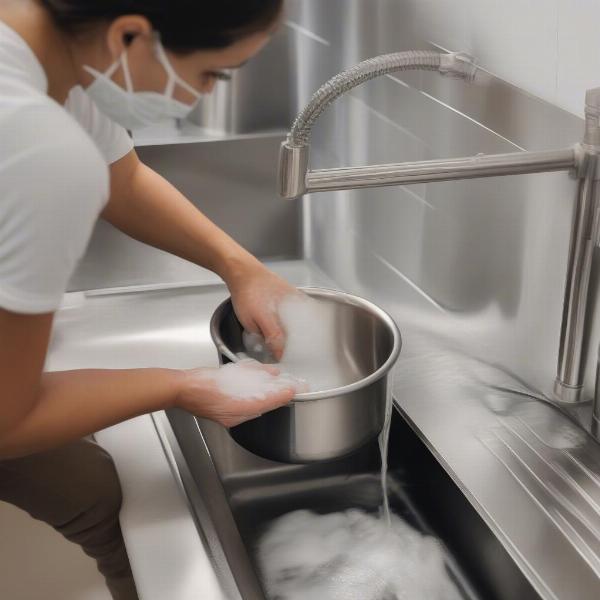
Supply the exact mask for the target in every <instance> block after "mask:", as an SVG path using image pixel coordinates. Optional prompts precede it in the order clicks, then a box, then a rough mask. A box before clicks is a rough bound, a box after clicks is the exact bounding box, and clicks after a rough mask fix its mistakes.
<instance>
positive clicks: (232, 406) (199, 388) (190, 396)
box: [177, 360, 306, 427]
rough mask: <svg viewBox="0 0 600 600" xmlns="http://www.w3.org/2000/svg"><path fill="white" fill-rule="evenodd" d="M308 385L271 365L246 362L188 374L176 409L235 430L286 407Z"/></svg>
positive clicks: (187, 372) (185, 373)
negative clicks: (283, 373) (247, 422)
mask: <svg viewBox="0 0 600 600" xmlns="http://www.w3.org/2000/svg"><path fill="white" fill-rule="evenodd" d="M305 389H306V385H305V384H304V382H302V381H301V380H299V379H296V378H293V377H291V376H289V375H281V374H280V373H279V370H278V369H277V368H276V367H274V366H272V365H262V364H261V363H259V362H257V361H255V360H243V361H240V362H238V363H236V364H228V365H225V366H223V367H221V368H217V369H211V368H200V369H193V370H191V371H185V372H184V376H183V385H182V388H181V391H180V393H179V395H178V398H177V406H178V407H179V408H183V409H185V410H187V411H189V412H191V413H193V414H195V415H197V416H199V417H203V418H206V419H210V420H212V421H216V422H217V423H221V424H222V425H224V426H225V427H235V426H236V425H239V424H240V423H244V422H245V421H249V420H251V419H255V418H256V417H260V416H261V415H262V414H264V413H266V412H269V411H271V410H274V409H276V408H279V407H281V406H285V405H286V404H288V403H289V402H290V401H291V400H292V398H293V397H294V396H295V394H296V393H298V392H301V391H305Z"/></svg>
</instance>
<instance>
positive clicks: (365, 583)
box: [258, 509, 460, 600]
mask: <svg viewBox="0 0 600 600" xmlns="http://www.w3.org/2000/svg"><path fill="white" fill-rule="evenodd" d="M258 557H259V563H260V566H261V569H262V575H263V582H264V585H265V591H266V592H267V595H268V597H269V598H270V600H459V599H460V595H459V593H458V591H457V589H456V587H455V585H454V584H453V582H452V581H451V579H450V577H449V575H448V573H447V572H446V569H445V565H444V555H443V551H442V548H441V546H440V544H439V542H438V541H437V540H436V539H435V538H432V537H430V536H424V535H422V534H421V533H419V532H418V531H416V530H415V529H413V528H412V527H410V526H409V525H408V524H407V523H405V522H404V521H403V520H402V519H400V518H399V517H397V516H396V515H391V516H390V525H389V527H388V525H387V523H386V522H385V521H384V520H382V519H381V518H378V517H376V516H374V515H370V514H367V513H365V512H364V511H361V510H356V509H351V510H347V511H345V512H338V513H333V514H328V515H319V514H316V513H314V512H310V511H305V510H300V511H296V512H292V513H289V514H287V515H285V516H283V517H281V518H279V519H277V520H276V521H274V522H273V523H272V525H271V528H270V529H269V530H268V531H267V533H266V534H265V535H264V536H263V538H262V539H261V542H260V546H259V555H258Z"/></svg>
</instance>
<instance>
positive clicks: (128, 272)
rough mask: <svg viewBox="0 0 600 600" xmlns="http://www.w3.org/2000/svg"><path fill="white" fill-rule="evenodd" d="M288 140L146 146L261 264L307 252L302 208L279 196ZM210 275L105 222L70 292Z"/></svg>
mask: <svg viewBox="0 0 600 600" xmlns="http://www.w3.org/2000/svg"><path fill="white" fill-rule="evenodd" d="M281 139H282V135H281V134H272V135H263V136H255V137H248V138H240V139H229V140H222V141H211V142H200V143H189V144H185V143H184V144H173V145H160V146H144V147H143V148H139V149H138V152H139V155H140V158H141V159H142V160H143V161H144V162H145V163H146V164H148V165H149V166H150V167H152V168H153V169H155V170H156V171H157V172H159V173H160V174H161V175H163V176H164V177H166V178H167V179H168V180H169V181H171V182H172V183H173V184H174V185H175V186H176V187H177V188H178V189H179V190H181V191H182V192H183V193H184V194H185V195H186V196H187V197H188V198H189V199H190V200H191V201H192V202H194V204H195V205H196V206H197V207H198V208H199V209H200V210H202V212H204V214H206V215H207V216H208V217H209V218H210V219H212V220H213V221H214V222H215V223H217V224H218V225H219V226H220V227H222V228H223V229H224V230H225V231H227V233H229V234H230V235H231V236H232V237H233V238H234V239H236V240H237V241H238V242H240V243H241V244H242V245H243V246H244V247H245V248H247V249H248V250H249V251H250V252H253V253H254V254H256V255H257V256H259V257H261V258H296V257H298V256H299V254H300V252H301V218H300V217H301V210H300V203H299V202H291V203H290V202H282V201H281V200H279V199H278V198H277V197H276V194H275V171H276V169H275V166H274V165H276V163H277V156H278V152H279V144H280V142H281ZM202 276H203V273H202V269H200V268H199V267H197V266H195V265H193V264H191V263H189V262H187V261H184V260H181V259H179V258H177V257H175V256H172V255H170V254H167V253H166V252H162V251H160V250H156V249H154V248H150V247H149V246H146V245H144V244H142V243H140V242H137V241H135V240H133V239H131V238H129V237H127V236H126V235H124V234H123V233H121V232H120V231H118V230H116V229H115V228H114V227H112V226H111V225H109V224H108V223H105V222H99V223H98V225H97V227H96V229H95V231H94V233H93V236H92V239H91V242H90V245H89V247H88V250H87V253H86V255H85V256H84V258H83V260H82V261H81V263H80V265H79V268H78V269H77V271H76V272H75V274H74V276H73V278H72V280H71V283H70V286H69V289H70V291H73V290H89V289H99V288H109V287H120V286H126V285H138V284H150V283H171V282H180V281H181V282H183V281H197V280H199V279H201V278H202Z"/></svg>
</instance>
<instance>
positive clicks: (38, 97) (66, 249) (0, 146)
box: [0, 21, 133, 314]
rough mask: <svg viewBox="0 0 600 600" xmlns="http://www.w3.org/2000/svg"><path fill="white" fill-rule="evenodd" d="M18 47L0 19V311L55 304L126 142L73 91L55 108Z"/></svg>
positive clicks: (35, 67)
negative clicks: (114, 163) (111, 166)
mask: <svg viewBox="0 0 600 600" xmlns="http://www.w3.org/2000/svg"><path fill="white" fill-rule="evenodd" d="M47 88H48V82H47V79H46V74H45V72H44V70H43V68H42V66H41V64H40V63H39V61H38V60H37V58H36V56H35V55H34V53H33V51H32V50H31V49H30V48H29V46H28V45H27V44H26V43H25V41H24V40H23V39H22V38H21V37H20V36H19V35H18V34H17V33H16V32H15V31H14V30H12V29H11V28H9V27H8V26H7V25H5V24H4V23H2V21H0V308H4V309H6V310H10V311H13V312H17V313H27V314H34V313H45V312H51V311H54V310H56V308H57V307H58V306H59V304H60V302H61V299H62V295H63V293H64V291H65V288H66V286H67V282H68V280H69V278H70V276H71V273H72V272H73V270H74V268H75V266H76V264H77V262H78V260H79V259H80V258H81V256H82V255H83V253H84V251H85V249H86V247H87V244H88V241H89V238H90V235H91V233H92V229H93V226H94V223H95V222H96V220H97V218H98V216H99V214H100V212H101V211H102V209H103V208H104V206H105V204H106V202H107V200H108V196H109V169H108V165H109V164H110V163H112V162H114V161H116V160H118V159H119V158H122V157H123V156H124V155H125V154H127V153H128V152H129V151H130V150H131V149H132V148H133V143H132V141H131V138H130V137H129V135H128V134H127V132H126V131H125V130H124V129H123V128H122V127H120V126H118V125H116V124H115V123H114V122H113V121H111V120H110V119H109V118H108V117H106V116H105V115H103V114H102V113H101V112H100V111H99V110H98V109H97V107H96V106H95V105H94V103H93V101H92V100H91V98H89V96H87V94H86V93H85V92H84V91H83V89H82V88H80V87H76V88H73V90H71V92H70V94H69V97H68V99H67V102H66V104H65V106H64V107H63V106H60V105H59V104H58V103H56V102H55V101H54V100H52V99H51V98H49V97H48V95H47Z"/></svg>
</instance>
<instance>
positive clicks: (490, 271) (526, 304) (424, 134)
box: [290, 0, 599, 396]
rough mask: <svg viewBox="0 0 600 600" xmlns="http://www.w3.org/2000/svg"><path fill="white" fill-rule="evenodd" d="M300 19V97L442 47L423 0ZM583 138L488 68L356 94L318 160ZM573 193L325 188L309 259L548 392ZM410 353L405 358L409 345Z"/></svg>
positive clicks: (576, 122) (534, 183) (339, 7)
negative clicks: (352, 68) (476, 77)
mask: <svg viewBox="0 0 600 600" xmlns="http://www.w3.org/2000/svg"><path fill="white" fill-rule="evenodd" d="M290 19H291V20H292V21H294V20H295V22H296V23H297V25H298V28H297V32H298V33H297V37H298V38H299V39H298V42H297V44H298V46H297V47H298V50H299V52H300V53H301V55H302V56H303V57H304V58H303V61H302V63H300V64H299V70H298V74H297V76H298V80H299V81H300V82H302V83H301V85H300V84H299V85H298V89H299V90H300V91H301V94H300V95H301V102H306V100H307V99H308V94H309V92H310V91H313V90H314V89H316V88H317V87H318V85H319V84H320V83H322V82H323V81H324V80H325V79H327V78H328V77H330V76H331V75H333V74H335V73H336V72H338V71H339V70H341V69H342V68H345V67H348V66H349V65H351V64H353V63H355V62H357V61H359V60H362V59H364V58H367V57H368V56H372V55H376V54H380V53H384V52H391V51H401V50H408V49H413V48H417V49H418V48H421V49H431V47H432V46H431V44H430V43H429V42H428V41H427V40H428V33H427V31H424V30H422V29H421V27H420V20H419V18H418V10H417V9H416V3H415V2H414V0H396V1H392V0H370V1H361V0H330V1H328V2H326V3H325V2H318V1H315V0H309V1H307V0H298V1H297V2H293V3H292V13H291V16H290ZM303 30H304V33H301V32H302V31H303ZM450 50H453V51H459V50H461V48H450ZM582 103H583V98H582ZM582 128H583V122H582V121H581V120H580V119H578V118H577V117H575V116H573V115H571V114H569V113H566V112H565V111H562V110H560V109H558V108H556V107H553V106H552V105H550V104H547V103H545V102H543V101H541V100H539V99H536V98H534V97H532V96H530V95H528V94H526V93H524V92H523V91H522V90H519V89H517V88H515V87H513V86H511V85H509V84H507V83H505V82H503V81H500V80H499V79H497V78H495V77H493V76H492V75H490V74H483V76H482V77H480V81H479V83H478V84H476V85H467V84H465V83H464V82H460V81H452V80H448V79H443V78H439V77H437V76H436V75H435V74H428V73H411V74H402V75H401V76H399V77H390V76H388V77H385V78H381V79H379V80H376V81H374V82H372V83H369V84H366V85H364V86H362V87H360V88H358V89H357V90H355V91H354V92H353V93H352V94H350V96H349V97H348V98H344V99H342V100H340V101H338V102H337V103H336V105H335V106H334V107H333V108H332V109H330V110H329V111H328V112H327V113H326V114H325V115H324V117H323V118H322V119H321V120H320V121H319V123H318V125H317V127H316V128H315V131H314V135H313V145H312V149H311V166H312V167H316V168H325V167H335V166H344V165H359V164H369V163H371V164H375V163H385V162H402V161H406V160H419V159H433V158H442V157H455V156H466V155H473V154H477V153H479V152H483V153H495V152H510V151H514V150H518V149H519V148H523V149H528V150H541V149H553V148H561V147H565V146H567V145H569V144H571V143H576V142H577V141H578V140H579V139H580V138H581V132H582ZM575 189H576V188H575V182H574V181H571V180H570V179H569V178H568V177H567V176H566V175H564V174H548V175H527V176H517V177H507V178H498V179H491V180H480V181H466V182H450V183H436V184H429V185H418V186H413V187H410V188H384V189H379V190H368V191H357V192H337V193H329V194H319V195H316V196H314V197H312V198H311V199H309V200H305V201H304V207H305V218H306V219H307V220H308V223H309V226H308V227H306V226H305V231H307V232H308V235H309V239H308V241H306V242H305V243H306V248H307V253H308V254H309V256H310V257H311V258H312V259H314V260H315V261H316V262H317V264H318V265H319V266H320V267H321V268H323V269H324V270H325V271H326V272H327V273H328V274H329V275H330V276H332V277H334V278H335V279H336V280H337V281H338V282H339V283H340V285H342V286H344V287H345V288H346V289H349V290H350V291H353V292H355V293H359V294H362V295H366V296H367V297H370V298H372V299H374V300H376V301H377V302H379V303H383V304H384V305H385V306H387V307H388V308H390V309H391V310H393V311H394V313H395V314H401V315H402V314H403V315H405V318H404V322H402V321H401V322H400V323H399V324H400V327H401V329H402V328H403V327H404V328H405V329H408V330H411V329H414V328H415V327H417V328H419V327H420V328H422V329H425V330H428V333H430V334H431V335H432V336H433V337H434V338H435V339H438V340H439V344H440V345H443V346H444V347H447V348H453V349H455V350H456V351H457V352H462V353H465V354H468V355H471V356H474V357H477V358H478V359H481V360H484V361H486V362H490V363H494V364H496V365H498V366H500V367H502V368H503V369H505V370H507V371H509V372H511V373H512V374H513V375H515V376H516V377H518V378H520V379H521V380H523V381H524V382H526V383H527V384H528V385H529V386H531V387H532V388H533V389H534V390H539V391H542V392H549V391H550V389H551V385H552V382H553V379H554V370H555V367H556V358H557V350H558V346H559V336H560V323H561V311H562V302H563V293H564V284H565V275H566V263H567V252H568V240H569V234H570V228H571V220H572V218H573V203H574V198H575ZM594 316H595V315H594ZM596 321H598V319H594V325H593V327H591V328H590V329H591V331H590V345H591V347H592V348H593V347H595V346H596V344H597V340H598V332H597V330H598V328H599V325H598V324H596ZM406 346H407V351H408V352H409V353H410V346H411V339H410V335H408V336H407V340H406ZM589 354H590V356H589V357H588V368H587V371H586V373H587V375H586V395H587V396H590V395H591V393H592V387H593V373H594V356H595V352H591V353H589Z"/></svg>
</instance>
